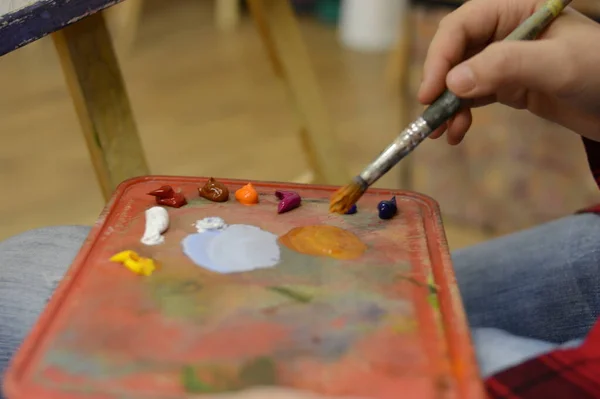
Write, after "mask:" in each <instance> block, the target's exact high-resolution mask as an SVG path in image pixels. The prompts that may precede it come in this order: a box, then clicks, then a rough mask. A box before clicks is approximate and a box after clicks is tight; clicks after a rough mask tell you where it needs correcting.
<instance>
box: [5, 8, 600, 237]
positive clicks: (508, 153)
mask: <svg viewBox="0 0 600 399" xmlns="http://www.w3.org/2000/svg"><path fill="white" fill-rule="evenodd" d="M281 1H285V0H281ZM129 2H137V3H136V4H135V5H131V4H130V5H127V4H128V3H129ZM219 3H220V4H219ZM234 3H235V4H234ZM459 3H460V1H459V0H456V1H451V0H446V1H412V2H409V1H407V0H345V1H340V0H313V1H308V0H305V1H300V0H295V1H292V5H293V6H294V11H295V16H296V18H297V21H298V24H299V26H300V29H301V32H302V37H303V39H304V42H305V44H306V46H307V48H308V53H309V57H310V62H311V64H312V67H313V68H314V71H315V74H316V77H317V83H318V85H319V88H320V91H321V93H322V95H323V99H324V102H325V106H326V110H327V114H328V115H329V118H330V119H331V122H332V125H333V130H334V132H335V135H336V140H337V143H338V146H339V149H340V151H341V154H342V158H343V160H344V162H345V165H346V167H347V169H348V171H349V173H351V174H352V175H355V174H356V173H358V172H359V171H360V170H361V169H362V168H363V167H364V166H365V165H366V164H367V163H368V162H370V161H371V160H372V159H373V157H374V156H376V155H377V154H378V153H379V152H380V151H381V150H382V149H383V148H384V147H385V146H386V145H387V144H389V142H390V141H391V140H392V139H393V138H394V137H395V136H396V135H397V134H398V133H399V131H400V129H401V128H403V127H404V126H405V125H406V123H407V122H409V121H410V120H411V119H412V118H413V117H414V116H416V115H417V114H418V113H419V112H420V111H421V110H422V107H421V106H420V105H419V104H417V103H416V90H417V88H418V85H419V83H420V73H421V71H420V69H421V67H422V64H423V61H424V58H425V54H426V50H427V47H428V44H429V42H430V40H431V39H432V37H433V34H434V33H435V30H436V27H437V24H438V23H439V21H440V19H441V18H443V16H444V15H446V14H447V13H448V12H450V11H451V10H452V9H453V7H456V6H457V5H458V4H459ZM132 4H133V3H132ZM573 4H574V6H575V7H576V8H578V9H580V10H582V11H583V12H585V13H587V14H588V15H590V16H592V17H596V16H600V2H598V1H597V0H588V1H586V0H574V3H573ZM107 11H108V12H107V13H106V16H107V19H108V22H109V24H110V31H111V33H112V37H113V42H114V45H115V48H116V49H117V54H118V59H119V63H120V65H121V68H122V72H123V75H124V79H125V84H126V87H127V90H128V93H129V97H130V100H131V104H132V107H133V112H134V116H135V119H136V121H137V125H138V129H139V134H140V136H141V140H142V143H143V147H144V150H145V152H146V156H147V160H148V163H149V167H150V170H151V172H152V173H153V174H172V175H196V176H216V177H230V178H244V179H250V180H276V181H293V180H295V179H297V178H298V176H299V175H302V174H303V173H304V172H305V171H306V169H307V165H306V160H305V156H304V154H303V153H302V149H301V145H300V142H299V137H298V134H297V133H298V124H297V121H296V119H295V117H294V110H293V107H291V106H290V105H289V104H288V101H287V100H288V97H287V94H286V90H285V88H284V87H283V85H282V84H281V82H280V81H279V80H278V79H277V78H276V76H275V74H274V73H273V70H272V67H271V65H270V63H269V59H268V57H267V54H266V52H265V50H264V48H263V45H262V43H261V39H260V36H259V33H258V32H257V29H256V26H255V23H254V21H253V20H252V18H251V17H250V16H249V14H248V12H247V8H246V6H245V4H244V2H243V1H239V2H238V1H231V0H177V1H159V0H141V1H140V0H128V1H126V2H124V3H122V4H120V5H118V6H115V7H112V8H111V9H109V10H107ZM0 87H2V96H0V121H1V122H0V132H1V133H2V135H3V138H4V139H3V140H2V145H0V182H1V183H2V187H3V195H1V196H0V222H1V223H0V239H4V238H6V237H9V236H11V235H14V234H17V233H20V232H22V231H24V230H27V229H32V228H36V227H41V226H47V225H56V224H88V225H89V224H92V223H93V222H94V221H95V220H96V218H97V217H98V214H99V212H100V211H101V210H102V207H103V204H104V200H103V198H102V195H101V192H100V189H99V187H98V184H97V181H96V177H95V174H94V171H93V168H92V164H91V162H90V160H89V154H88V151H87V149H86V146H85V142H84V139H83V137H82V135H81V128H80V125H79V123H78V120H77V117H76V114H75V111H74V108H73V103H72V101H71V98H70V95H69V92H68V91H67V87H66V85H65V80H64V76H63V73H62V71H61V67H60V64H59V61H58V56H57V55H56V50H55V48H54V45H53V43H52V40H51V39H49V38H44V39H41V40H38V41H36V42H34V43H31V44H29V45H27V46H25V47H23V48H21V49H19V50H16V51H13V52H11V53H9V54H7V55H5V56H3V57H1V58H0ZM378 186H379V187H387V188H403V189H409V190H416V191H419V192H423V193H425V194H427V195H430V196H432V197H433V198H435V199H436V200H437V201H438V202H439V203H440V205H441V209H442V213H443V217H444V221H445V224H446V227H447V234H448V238H449V242H450V245H451V247H452V248H459V247H462V246H465V245H469V244H472V243H476V242H479V241H481V240H483V239H486V238H488V237H493V236H496V235H499V234H504V233H507V232H510V231H514V230H518V229H522V228H525V227H528V226H531V225H534V224H537V223H541V222H544V221H547V220H550V219H553V218H556V217H560V216H562V215H566V214H568V213H571V212H573V211H575V210H576V209H577V208H579V207H582V206H585V205H589V204H590V203H593V202H594V201H595V200H597V199H598V197H599V196H598V195H597V193H596V191H597V189H596V188H595V186H594V183H593V181H592V179H591V176H590V174H589V172H588V171H587V169H586V159H585V154H584V152H583V148H582V145H581V143H580V141H579V138H578V137H576V136H575V135H573V134H572V133H570V132H567V131H565V130H564V129H561V128H559V127H557V126H554V125H552V124H550V123H546V122H543V121H541V120H539V119H536V118H534V117H532V116H530V115H528V114H526V113H523V112H518V111H513V110H509V109H505V108H504V107H501V106H490V107H487V108H485V109H481V110H477V111H476V112H475V122H474V127H473V129H472V131H471V133H470V135H469V136H468V139H467V140H466V141H465V142H464V143H463V144H461V145H460V146H458V147H450V146H448V145H447V144H446V143H445V141H428V142H426V143H425V144H424V145H422V146H421V147H420V148H418V149H417V151H415V153H413V154H412V155H411V157H410V159H409V160H406V162H403V165H402V167H401V168H397V170H394V171H393V173H390V174H389V176H386V178H385V179H384V180H383V181H381V182H380V183H379V184H378Z"/></svg>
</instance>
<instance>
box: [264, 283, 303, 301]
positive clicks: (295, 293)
mask: <svg viewBox="0 0 600 399" xmlns="http://www.w3.org/2000/svg"><path fill="white" fill-rule="evenodd" d="M267 289H268V290H270V291H273V292H276V293H278V294H280V295H283V296H285V297H286V298H290V299H292V300H294V301H296V302H300V303H309V302H310V301H312V300H313V296H312V295H310V294H307V293H303V292H300V291H299V290H296V289H293V288H289V287H284V286H273V287H267Z"/></svg>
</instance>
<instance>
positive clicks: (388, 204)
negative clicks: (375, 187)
mask: <svg viewBox="0 0 600 399" xmlns="http://www.w3.org/2000/svg"><path fill="white" fill-rule="evenodd" d="M377 210H378V211H379V218H380V219H384V220H386V219H391V218H393V217H394V216H395V215H396V213H398V205H397V204H396V196H393V197H392V199H391V200H389V201H381V202H380V203H379V204H378V205H377Z"/></svg>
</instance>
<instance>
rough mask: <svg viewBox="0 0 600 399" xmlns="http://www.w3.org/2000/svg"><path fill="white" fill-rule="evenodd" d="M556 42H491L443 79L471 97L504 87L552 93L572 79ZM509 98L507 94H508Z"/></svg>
mask: <svg viewBox="0 0 600 399" xmlns="http://www.w3.org/2000/svg"><path fill="white" fill-rule="evenodd" d="M561 46H562V45H561V44H560V43H557V42H556V41H549V40H540V41H529V42H517V41H515V42H498V43H493V44H491V45H490V46H488V47H487V48H486V49H485V50H483V51H482V52H481V53H479V54H478V55H476V56H474V57H473V58H471V59H469V60H468V61H465V62H463V63H462V64H460V65H458V66H456V67H455V68H453V69H452V70H451V71H450V73H448V76H447V78H446V84H447V86H448V88H449V89H450V91H452V92H453V93H455V94H456V95H458V96H459V97H461V98H466V99H475V98H481V97H489V96H493V95H496V94H497V93H498V92H499V91H500V90H503V93H504V92H505V91H506V88H507V87H514V88H516V89H517V88H518V89H528V90H535V91H540V92H544V93H554V92H556V91H557V90H560V89H561V88H562V87H565V85H568V84H569V81H570V80H571V79H573V78H574V76H572V75H573V73H572V71H571V70H570V68H569V67H568V61H567V62H565V60H568V55H567V54H565V53H566V51H567V50H566V49H561ZM559 65H562V66H564V67H562V68H556V67H544V66H559ZM508 96H509V97H510V94H509V95H508Z"/></svg>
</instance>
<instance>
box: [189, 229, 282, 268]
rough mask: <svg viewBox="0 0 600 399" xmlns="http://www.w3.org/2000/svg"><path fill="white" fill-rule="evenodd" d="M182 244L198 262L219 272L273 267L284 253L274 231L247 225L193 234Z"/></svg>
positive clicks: (195, 261)
mask: <svg viewBox="0 0 600 399" xmlns="http://www.w3.org/2000/svg"><path fill="white" fill-rule="evenodd" d="M182 245H183V252H184V253H185V254H186V255H187V256H188V257H189V258H190V259H191V260H192V261H193V262H194V263H195V264H197V265H198V266H202V267H204V268H206V269H208V270H211V271H213V272H217V273H238V272H247V271H250V270H256V269H263V268H268V267H273V266H276V265H277V263H279V259H280V256H281V254H280V250H279V245H278V244H277V236H276V235H275V234H272V233H269V232H268V231H264V230H261V229H260V228H258V227H256V226H249V225H245V224H234V225H231V226H229V227H227V228H226V229H224V230H208V231H204V232H202V233H198V234H191V235H189V236H187V237H186V238H184V239H183V241H182Z"/></svg>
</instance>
